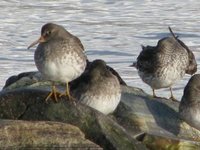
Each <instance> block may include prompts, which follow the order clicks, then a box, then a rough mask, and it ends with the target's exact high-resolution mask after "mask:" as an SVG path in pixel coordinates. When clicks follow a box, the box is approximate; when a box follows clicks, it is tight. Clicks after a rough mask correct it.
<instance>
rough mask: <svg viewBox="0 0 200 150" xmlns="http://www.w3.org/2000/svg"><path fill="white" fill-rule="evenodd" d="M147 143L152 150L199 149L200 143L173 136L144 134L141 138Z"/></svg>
mask: <svg viewBox="0 0 200 150" xmlns="http://www.w3.org/2000/svg"><path fill="white" fill-rule="evenodd" d="M138 140H140V141H143V143H144V144H146V146H147V148H149V149H150V150H157V149H159V150H199V149H200V145H199V143H195V142H193V141H189V140H184V139H179V138H172V137H167V136H165V137H163V136H156V135H152V134H143V135H142V136H141V137H140V139H138Z"/></svg>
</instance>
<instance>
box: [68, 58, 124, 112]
mask: <svg viewBox="0 0 200 150" xmlns="http://www.w3.org/2000/svg"><path fill="white" fill-rule="evenodd" d="M71 89H74V90H73V91H72V93H73V97H75V98H76V99H77V100H78V101H80V102H81V103H84V104H86V105H88V106H90V107H92V108H94V109H96V110H98V111H100V112H102V113H104V114H109V113H112V112H113V111H114V110H115V109H116V107H117V106H118V104H119V102H120V98H121V87H120V83H119V80H118V79H117V77H116V76H115V75H113V74H112V73H111V71H110V70H109V69H108V68H107V67H106V63H105V62H104V61H103V60H99V59H97V60H94V61H93V62H92V63H90V65H89V68H88V70H87V71H86V72H85V73H83V74H82V75H81V76H80V77H79V78H78V79H76V80H74V81H73V83H72V86H71Z"/></svg>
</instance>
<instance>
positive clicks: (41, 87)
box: [0, 72, 200, 150]
mask: <svg viewBox="0 0 200 150" xmlns="http://www.w3.org/2000/svg"><path fill="white" fill-rule="evenodd" d="M141 82H142V81H141ZM49 85H50V83H49V82H46V81H44V80H43V78H42V77H41V76H40V74H39V73H38V72H28V73H22V74H20V75H17V76H13V77H11V78H9V79H8V80H7V82H6V85H5V87H4V88H3V90H2V91H1V92H0V132H1V134H0V139H1V140H0V147H3V148H5V149H7V148H11V147H12V148H14V149H26V148H38V149H45V148H50V147H51V149H70V148H71V149H92V150H94V149H106V150H107V149H108V150H109V149H110V150H111V149H112V150H113V149H119V150H123V149H126V150H129V149H130V150H134V149H135V150H145V149H152V150H154V149H155V150H156V149H181V148H188V149H200V148H199V147H200V142H199V141H200V131H199V130H197V129H195V128H193V127H191V126H189V125H188V124H187V123H185V122H184V121H183V120H181V119H180V116H179V113H178V107H179V102H173V101H171V100H167V99H161V98H159V99H157V98H156V99H155V98H153V97H152V96H150V95H148V94H146V93H145V92H144V91H142V90H141V89H139V88H136V87H129V86H126V85H121V87H122V97H121V102H120V104H119V105H118V107H117V109H116V110H115V112H114V113H113V114H110V115H107V116H106V115H103V114H102V113H100V112H97V111H96V110H94V109H92V108H90V107H88V106H86V105H83V104H81V103H77V104H76V106H75V105H74V104H72V103H70V102H69V101H68V100H67V98H65V97H61V98H60V100H59V102H58V103H54V102H53V101H48V102H45V101H44V99H45V96H46V95H47V94H48V92H49V90H50V88H49ZM58 87H59V89H60V90H62V89H63V85H62V84H59V83H58ZM72 135H73V136H72ZM6 141H9V142H6Z"/></svg>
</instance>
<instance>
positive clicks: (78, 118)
mask: <svg viewBox="0 0 200 150" xmlns="http://www.w3.org/2000/svg"><path fill="white" fill-rule="evenodd" d="M48 92H49V91H46V90H41V89H30V88H24V89H23V88H19V89H14V90H6V91H3V92H1V93H0V118H2V119H13V120H29V121H33V120H34V121H56V122H63V123H69V124H72V125H75V126H77V127H79V128H80V129H81V130H82V131H83V132H84V133H85V135H86V137H87V138H88V139H89V140H91V141H93V142H95V143H96V144H98V145H100V146H101V147H102V148H104V149H106V150H109V149H111V150H115V149H116V150H117V149H119V150H121V149H126V150H129V149H130V150H134V149H137V150H140V149H141V150H145V149H146V148H145V146H144V145H142V144H141V143H140V142H138V141H137V140H136V139H135V138H133V137H131V136H130V135H129V134H128V133H127V132H126V131H125V129H124V128H122V127H121V126H120V125H119V124H118V123H116V122H115V121H114V120H113V119H111V118H110V117H109V116H105V115H103V114H101V113H100V112H97V111H96V110H94V109H92V108H90V107H88V106H86V105H83V104H81V103H77V104H76V106H75V105H74V104H72V103H70V102H69V100H68V99H66V98H65V97H61V98H60V101H59V102H58V103H54V102H53V101H52V100H49V101H48V102H47V103H46V102H45V100H44V99H45V97H46V96H47V95H48Z"/></svg>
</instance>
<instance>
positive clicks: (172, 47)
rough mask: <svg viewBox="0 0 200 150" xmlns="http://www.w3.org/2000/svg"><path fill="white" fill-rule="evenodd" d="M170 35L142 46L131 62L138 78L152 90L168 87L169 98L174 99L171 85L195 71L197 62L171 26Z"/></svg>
mask: <svg viewBox="0 0 200 150" xmlns="http://www.w3.org/2000/svg"><path fill="white" fill-rule="evenodd" d="M169 30H170V32H171V34H172V36H171V37H165V38H163V39H161V40H159V41H158V44H157V46H155V47H154V46H146V47H145V46H142V51H141V53H140V54H139V56H138V57H137V62H136V63H133V65H132V66H135V67H136V68H137V70H138V74H139V76H140V78H141V79H142V80H143V81H144V82H145V83H146V84H148V85H149V86H150V87H151V88H152V90H153V96H154V97H157V96H156V94H155V89H160V88H168V87H169V88H170V92H171V97H170V99H172V100H176V99H175V98H174V96H173V93H172V88H171V86H172V85H173V84H174V83H175V82H176V81H178V80H180V79H181V78H183V76H184V75H185V73H187V74H190V75H192V74H194V73H195V72H196V71H197V63H196V60H195V57H194V54H193V53H192V51H191V50H189V48H188V47H187V46H186V45H185V44H184V43H183V42H182V41H181V40H179V39H178V37H176V36H175V35H174V33H173V32H172V30H171V28H170V27H169Z"/></svg>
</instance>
